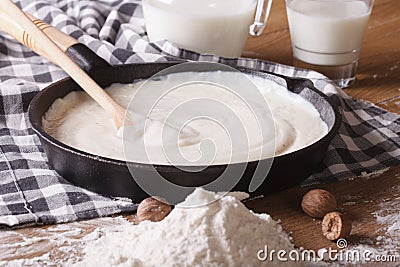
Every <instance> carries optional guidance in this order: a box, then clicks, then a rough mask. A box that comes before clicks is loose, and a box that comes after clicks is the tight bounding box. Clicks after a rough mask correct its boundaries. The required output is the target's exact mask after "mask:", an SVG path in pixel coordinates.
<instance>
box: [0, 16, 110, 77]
mask: <svg viewBox="0 0 400 267" xmlns="http://www.w3.org/2000/svg"><path fill="white" fill-rule="evenodd" d="M27 16H28V17H29V18H30V19H31V20H32V21H33V22H34V23H35V24H36V26H38V27H39V28H40V29H41V30H42V31H43V32H44V33H45V34H46V35H47V36H48V37H50V39H51V40H52V41H53V42H55V43H56V44H57V46H58V47H59V48H61V50H62V51H63V52H65V53H66V54H67V55H68V56H69V57H70V58H71V59H72V60H73V61H74V62H75V63H76V64H78V65H79V67H81V68H82V69H83V70H85V71H89V70H92V69H94V68H104V67H109V66H110V65H109V64H108V63H107V62H106V61H105V60H104V59H102V58H101V57H99V56H97V55H96V54H95V53H94V52H93V51H92V50H90V49H89V48H88V47H87V46H85V45H83V44H81V43H79V42H78V41H77V40H76V39H75V38H73V37H71V36H69V35H67V34H65V33H63V32H62V31H60V30H58V29H56V28H54V27H53V26H51V25H49V24H47V23H46V22H44V21H41V20H39V19H36V18H35V17H33V16H31V15H29V14H27ZM0 30H2V31H4V32H7V33H9V34H10V35H12V36H13V37H14V38H15V39H16V40H18V41H19V42H20V43H22V44H24V45H25V46H26V47H29V48H31V49H32V50H33V51H35V52H36V53H38V54H40V55H43V56H44V57H46V58H47V59H48V60H50V61H51V62H53V63H54V60H53V59H52V56H51V55H50V54H48V53H47V52H46V51H44V50H42V49H41V47H40V46H38V45H37V44H36V42H35V40H33V39H32V38H31V36H30V35H28V34H27V33H26V32H25V31H24V30H23V29H22V28H21V26H19V24H18V23H17V22H16V20H13V19H11V18H10V17H9V16H8V15H6V14H5V13H4V12H1V10H0Z"/></svg>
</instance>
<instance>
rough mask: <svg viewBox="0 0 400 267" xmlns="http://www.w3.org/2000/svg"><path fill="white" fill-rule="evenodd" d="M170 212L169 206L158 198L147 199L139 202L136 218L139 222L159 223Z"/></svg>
mask: <svg viewBox="0 0 400 267" xmlns="http://www.w3.org/2000/svg"><path fill="white" fill-rule="evenodd" d="M170 212H171V206H170V205H169V204H168V203H166V201H165V200H164V199H162V198H160V197H155V196H154V197H148V198H145V199H143V200H142V202H140V204H139V206H138V208H137V218H138V220H139V222H143V221H146V220H148V221H152V222H159V221H161V220H162V219H164V218H165V217H167V215H168V214H169V213H170Z"/></svg>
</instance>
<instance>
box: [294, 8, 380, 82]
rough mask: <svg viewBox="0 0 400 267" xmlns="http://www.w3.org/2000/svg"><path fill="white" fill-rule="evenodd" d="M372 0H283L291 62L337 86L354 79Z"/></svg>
mask: <svg viewBox="0 0 400 267" xmlns="http://www.w3.org/2000/svg"><path fill="white" fill-rule="evenodd" d="M373 2H374V0H286V10H287V15H288V21H289V29H290V37H291V39H292V47H293V57H294V64H295V66H297V67H303V68H309V69H314V70H317V71H320V72H322V73H324V74H326V75H327V76H328V77H330V78H331V79H332V80H333V81H334V82H335V83H336V84H337V85H339V86H340V87H347V86H350V85H351V84H352V83H353V82H354V81H355V74H356V71H357V65H358V58H359V54H360V49H361V45H362V41H363V38H364V34H365V30H366V28H367V23H368V19H369V16H370V14H371V10H372V6H373Z"/></svg>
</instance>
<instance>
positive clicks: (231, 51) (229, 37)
mask: <svg viewBox="0 0 400 267" xmlns="http://www.w3.org/2000/svg"><path fill="white" fill-rule="evenodd" d="M265 2H266V4H265V3H264V0H143V1H142V5H143V13H144V18H145V23H146V30H147V34H148V37H149V40H150V41H151V42H157V41H161V40H169V41H171V42H173V43H175V44H176V45H177V46H178V47H181V48H185V49H188V50H193V51H196V52H200V53H210V54H216V55H219V56H224V57H239V56H240V55H241V53H242V50H243V48H244V46H245V43H246V40H247V37H248V34H249V32H250V34H251V35H253V36H258V35H260V34H261V32H262V30H263V29H264V27H265V24H266V21H267V18H268V16H269V12H270V9H271V4H272V0H265Z"/></svg>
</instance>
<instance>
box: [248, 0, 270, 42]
mask: <svg viewBox="0 0 400 267" xmlns="http://www.w3.org/2000/svg"><path fill="white" fill-rule="evenodd" d="M264 2H265V1H264V0H257V9H256V15H255V18H254V22H253V24H251V25H250V28H249V33H250V34H251V35H252V36H260V35H261V33H262V32H263V30H264V28H265V26H266V25H267V20H268V17H269V12H270V11H271V6H272V0H268V3H267V6H266V8H265V17H264V19H262V14H263V11H264V9H263V7H264Z"/></svg>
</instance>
